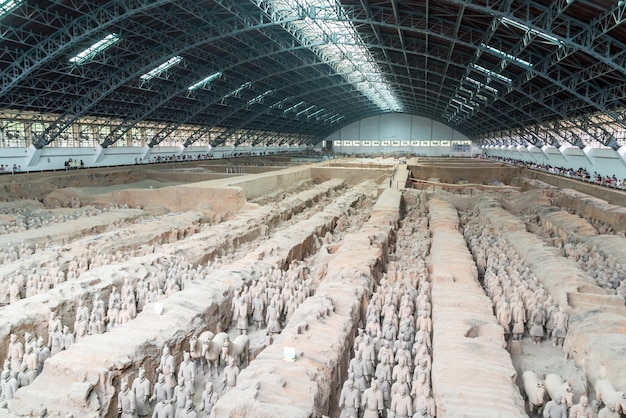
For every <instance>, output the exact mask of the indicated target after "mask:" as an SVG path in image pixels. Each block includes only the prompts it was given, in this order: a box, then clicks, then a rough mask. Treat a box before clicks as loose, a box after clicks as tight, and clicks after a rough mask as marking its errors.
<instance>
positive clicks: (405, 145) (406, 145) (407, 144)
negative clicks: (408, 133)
mask: <svg viewBox="0 0 626 418" xmlns="http://www.w3.org/2000/svg"><path fill="white" fill-rule="evenodd" d="M400 146H402V147H408V146H409V141H400Z"/></svg>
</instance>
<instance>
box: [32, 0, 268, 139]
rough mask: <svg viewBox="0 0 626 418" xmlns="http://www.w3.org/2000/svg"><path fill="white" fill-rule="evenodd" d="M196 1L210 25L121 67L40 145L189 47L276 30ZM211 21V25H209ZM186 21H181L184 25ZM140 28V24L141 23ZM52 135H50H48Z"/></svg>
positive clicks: (66, 115)
mask: <svg viewBox="0 0 626 418" xmlns="http://www.w3.org/2000/svg"><path fill="white" fill-rule="evenodd" d="M193 3H194V2H193V1H189V2H187V6H189V7H191V8H192V9H193V10H196V11H197V13H199V15H197V16H196V17H199V18H202V19H204V20H206V21H207V22H208V23H207V25H206V26H203V27H201V28H198V27H194V26H192V25H190V24H188V25H187V26H188V27H182V28H181V32H182V35H181V36H179V37H178V38H177V39H175V40H173V41H171V42H169V43H166V44H163V45H162V46H161V47H159V48H156V49H154V48H151V49H150V50H149V51H144V52H145V53H144V54H139V58H140V59H139V61H135V62H132V63H129V64H127V65H126V66H120V68H119V70H118V71H116V72H115V73H114V74H112V75H110V76H109V77H107V78H106V79H105V80H104V81H103V82H102V83H101V85H100V86H98V87H97V88H95V89H92V90H91V91H90V92H89V93H88V94H87V95H85V97H83V98H82V99H81V100H80V101H79V102H77V103H76V105H75V106H74V107H73V108H71V109H68V110H67V111H66V112H65V113H64V114H63V115H62V116H61V117H60V118H59V120H58V122H57V123H55V124H53V125H51V126H49V127H48V129H47V130H46V132H45V133H44V134H45V135H46V136H47V137H44V138H41V141H40V142H39V143H38V144H37V145H38V146H44V145H47V144H49V143H50V142H52V141H53V140H54V139H55V138H56V136H57V135H58V134H60V133H61V132H62V131H63V130H64V129H66V128H67V127H68V126H69V125H71V124H72V123H73V122H74V121H75V120H77V119H78V118H79V117H80V116H82V115H84V114H86V113H87V112H88V111H89V109H90V108H91V106H93V105H94V103H96V102H97V101H99V100H102V99H104V98H105V97H106V96H107V94H108V93H109V92H111V91H113V90H115V89H117V88H119V87H121V86H123V85H124V84H126V83H128V82H129V81H132V80H133V79H134V78H136V77H138V75H141V74H144V73H146V72H147V71H149V70H151V69H152V68H154V67H156V66H157V65H159V64H161V63H162V62H163V60H164V59H167V58H169V57H172V56H174V55H177V54H181V53H182V54H184V53H185V51H189V50H190V49H191V48H190V47H189V45H197V44H198V43H199V42H204V43H208V42H214V41H216V40H218V39H226V38H231V37H236V36H238V35H240V34H243V33H245V32H251V31H256V30H258V29H260V28H262V27H272V26H274V25H275V23H273V22H270V21H269V20H265V21H263V20H261V21H260V22H259V26H257V27H250V26H245V25H243V24H242V23H241V22H240V21H239V19H236V18H233V19H231V20H228V22H227V21H226V20H224V19H220V18H218V17H217V16H215V15H212V14H209V13H208V12H207V11H206V10H205V9H203V8H201V7H198V5H197V4H193ZM209 22H210V23H209ZM183 23H184V22H180V24H181V25H182V24H183ZM137 25H140V24H137ZM48 134H49V135H48Z"/></svg>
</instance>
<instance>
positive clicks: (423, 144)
mask: <svg viewBox="0 0 626 418" xmlns="http://www.w3.org/2000/svg"><path fill="white" fill-rule="evenodd" d="M422 146H423V147H428V146H430V141H422Z"/></svg>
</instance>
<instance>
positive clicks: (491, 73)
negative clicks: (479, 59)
mask: <svg viewBox="0 0 626 418" xmlns="http://www.w3.org/2000/svg"><path fill="white" fill-rule="evenodd" d="M472 67H473V68H475V69H476V70H478V71H480V72H481V73H483V74H487V75H488V76H489V77H492V78H497V79H498V80H500V81H503V82H505V83H507V84H511V83H512V82H513V80H511V79H510V78H509V77H505V76H503V75H502V74H498V73H496V72H494V71H491V70H488V69H486V68H485V67H481V66H480V65H476V64H472Z"/></svg>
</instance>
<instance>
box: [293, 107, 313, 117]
mask: <svg viewBox="0 0 626 418" xmlns="http://www.w3.org/2000/svg"><path fill="white" fill-rule="evenodd" d="M313 108H315V105H311V106H309V107H307V108H306V109H304V110H301V111H299V112H298V113H296V116H300V115H301V114H303V113H306V112H308V111H309V110H313Z"/></svg>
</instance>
